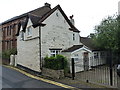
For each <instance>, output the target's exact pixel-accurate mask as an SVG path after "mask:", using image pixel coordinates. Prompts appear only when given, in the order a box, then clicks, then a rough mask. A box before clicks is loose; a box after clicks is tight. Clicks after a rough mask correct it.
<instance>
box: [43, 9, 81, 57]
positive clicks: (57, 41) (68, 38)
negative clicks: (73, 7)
mask: <svg viewBox="0 0 120 90" xmlns="http://www.w3.org/2000/svg"><path fill="white" fill-rule="evenodd" d="M43 23H44V24H46V26H44V27H42V28H41V33H42V37H41V38H42V56H43V57H45V56H46V55H48V56H50V50H49V49H50V48H61V49H62V50H64V49H67V48H69V47H71V46H73V45H79V44H80V40H79V33H77V32H73V31H70V30H69V28H70V26H69V25H68V23H67V21H66V20H65V18H64V17H63V16H62V14H61V13H60V11H59V10H56V11H55V12H54V13H53V14H52V15H50V16H49V17H48V18H47V19H46V20H45V21H44V22H43ZM73 34H75V40H74V41H73Z"/></svg>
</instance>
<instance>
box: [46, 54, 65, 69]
mask: <svg viewBox="0 0 120 90" xmlns="http://www.w3.org/2000/svg"><path fill="white" fill-rule="evenodd" d="M44 60H45V64H44V67H46V68H49V69H54V70H60V69H65V68H66V67H67V59H66V57H64V56H62V55H56V57H53V56H51V57H48V56H46V57H45V58H44Z"/></svg>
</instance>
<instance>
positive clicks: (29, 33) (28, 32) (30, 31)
mask: <svg viewBox="0 0 120 90" xmlns="http://www.w3.org/2000/svg"><path fill="white" fill-rule="evenodd" d="M27 36H32V27H31V26H29V27H28V28H27Z"/></svg>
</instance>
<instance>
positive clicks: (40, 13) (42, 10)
mask: <svg viewBox="0 0 120 90" xmlns="http://www.w3.org/2000/svg"><path fill="white" fill-rule="evenodd" d="M50 10H51V8H50V7H48V6H43V7H40V8H37V9H35V10H32V11H29V12H27V13H24V14H22V15H19V16H15V17H13V18H11V19H8V20H6V21H4V22H2V23H1V24H2V25H4V24H6V23H8V22H11V21H14V20H17V19H21V18H24V17H26V16H27V15H28V14H34V15H37V16H43V15H44V14H45V13H47V12H48V11H50Z"/></svg>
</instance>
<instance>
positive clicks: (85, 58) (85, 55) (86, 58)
mask: <svg viewBox="0 0 120 90" xmlns="http://www.w3.org/2000/svg"><path fill="white" fill-rule="evenodd" d="M83 64H84V70H85V71H86V70H88V69H89V56H88V52H84V53H83Z"/></svg>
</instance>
